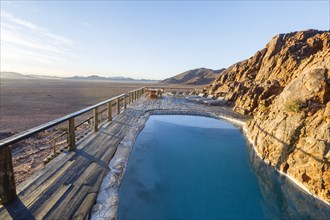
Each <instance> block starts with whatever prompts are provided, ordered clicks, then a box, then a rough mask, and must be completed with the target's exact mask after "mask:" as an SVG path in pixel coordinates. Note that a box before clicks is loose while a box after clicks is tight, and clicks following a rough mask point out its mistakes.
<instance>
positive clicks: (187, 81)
mask: <svg viewBox="0 0 330 220" xmlns="http://www.w3.org/2000/svg"><path fill="white" fill-rule="evenodd" d="M224 70H225V69H224V68H223V69H220V70H212V69H207V68H197V69H192V70H188V71H185V72H183V73H180V74H178V75H175V76H173V77H170V78H167V79H164V80H162V81H161V83H167V84H184V85H206V84H209V83H211V82H212V81H213V80H214V79H215V78H216V77H217V76H219V74H220V73H221V72H223V71H224Z"/></svg>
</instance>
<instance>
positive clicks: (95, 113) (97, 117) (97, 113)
mask: <svg viewBox="0 0 330 220" xmlns="http://www.w3.org/2000/svg"><path fill="white" fill-rule="evenodd" d="M98 130H99V111H98V107H96V108H94V132H97V131H98Z"/></svg>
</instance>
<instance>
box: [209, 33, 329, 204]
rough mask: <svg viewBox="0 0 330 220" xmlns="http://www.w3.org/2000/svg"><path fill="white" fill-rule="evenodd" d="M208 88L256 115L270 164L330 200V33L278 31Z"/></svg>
mask: <svg viewBox="0 0 330 220" xmlns="http://www.w3.org/2000/svg"><path fill="white" fill-rule="evenodd" d="M204 91H205V92H208V93H212V94H216V95H218V96H223V97H225V99H226V100H227V101H228V103H229V104H230V105H231V106H232V107H233V108H234V110H236V111H238V112H240V113H242V114H245V115H250V116H252V117H251V120H250V121H249V122H248V123H247V131H248V136H249V137H250V138H251V140H252V141H253V142H254V144H255V146H256V151H257V153H258V154H259V155H260V156H261V158H262V159H264V160H265V161H266V162H267V163H269V164H271V165H272V166H274V167H276V168H277V169H279V170H280V171H282V172H284V173H286V174H287V175H288V176H290V177H291V178H292V179H293V180H294V181H295V182H296V183H298V184H300V185H301V186H302V187H304V188H305V189H307V190H308V191H309V192H310V193H312V194H314V195H316V196H318V197H320V198H322V199H323V200H325V201H327V202H329V203H330V102H329V101H330V32H329V31H324V32H322V31H316V30H308V31H302V32H294V33H289V34H280V35H277V36H275V37H274V38H273V39H272V40H271V41H270V42H269V43H268V44H267V45H266V47H265V48H264V49H263V50H261V51H258V52H257V53H256V54H255V55H254V56H253V57H251V58H249V59H247V60H244V61H242V62H239V63H237V64H234V65H233V66H231V67H230V68H228V69H227V70H225V71H224V72H223V73H222V74H221V76H220V77H219V78H218V79H217V80H215V81H214V82H213V83H212V84H211V85H210V86H208V87H207V88H205V89H204Z"/></svg>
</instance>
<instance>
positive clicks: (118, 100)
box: [116, 97, 120, 115]
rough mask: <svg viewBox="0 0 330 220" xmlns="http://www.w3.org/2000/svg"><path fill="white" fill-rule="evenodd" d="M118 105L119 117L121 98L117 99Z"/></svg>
mask: <svg viewBox="0 0 330 220" xmlns="http://www.w3.org/2000/svg"><path fill="white" fill-rule="evenodd" d="M116 104H117V105H116V106H117V115H118V114H119V113H120V97H119V98H117V103H116Z"/></svg>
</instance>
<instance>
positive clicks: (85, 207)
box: [72, 193, 97, 220]
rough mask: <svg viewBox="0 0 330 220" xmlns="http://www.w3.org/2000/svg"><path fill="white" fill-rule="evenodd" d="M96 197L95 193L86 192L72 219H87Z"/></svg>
mask: <svg viewBox="0 0 330 220" xmlns="http://www.w3.org/2000/svg"><path fill="white" fill-rule="evenodd" d="M96 198H97V193H88V194H87V196H86V198H85V199H84V200H83V202H82V203H81V205H80V206H79V208H78V209H77V211H76V212H75V214H74V215H73V217H72V219H77V220H78V219H79V220H80V219H85V218H86V219H89V218H90V215H91V211H92V207H93V204H94V202H95V200H96Z"/></svg>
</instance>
